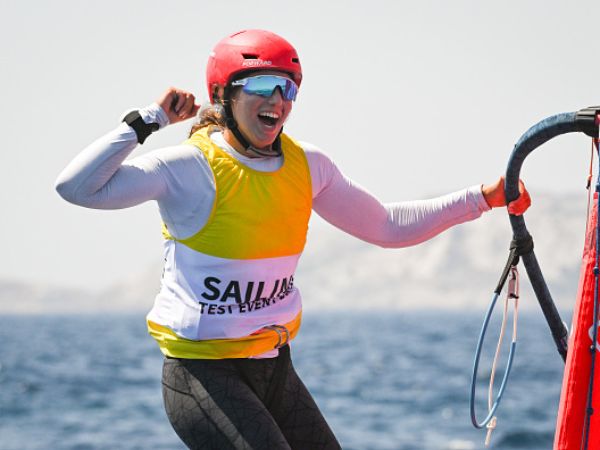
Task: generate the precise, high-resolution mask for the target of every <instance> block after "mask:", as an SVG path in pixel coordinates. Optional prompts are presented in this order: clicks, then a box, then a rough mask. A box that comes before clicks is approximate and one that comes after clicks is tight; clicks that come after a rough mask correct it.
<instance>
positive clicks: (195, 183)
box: [56, 103, 490, 247]
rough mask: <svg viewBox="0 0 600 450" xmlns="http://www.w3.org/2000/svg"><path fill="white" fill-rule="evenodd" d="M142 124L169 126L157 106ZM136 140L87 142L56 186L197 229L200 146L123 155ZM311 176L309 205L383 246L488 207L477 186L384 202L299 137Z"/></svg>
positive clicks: (204, 191)
mask: <svg viewBox="0 0 600 450" xmlns="http://www.w3.org/2000/svg"><path fill="white" fill-rule="evenodd" d="M140 114H141V115H142V118H143V119H144V121H145V122H146V123H150V122H157V123H158V124H159V125H160V127H161V128H163V127H165V126H166V125H167V124H168V118H167V116H166V114H165V112H164V111H163V110H162V109H161V108H160V107H159V106H158V105H157V104H156V103H154V104H152V105H150V106H149V107H147V108H145V109H142V110H140ZM211 139H212V140H213V142H215V143H216V144H217V145H218V146H219V147H221V148H222V149H223V150H225V151H226V152H228V153H229V154H231V155H233V156H234V157H235V158H237V159H238V160H239V161H241V162H242V163H243V164H245V165H247V166H249V167H251V168H253V169H255V170H259V171H264V172H270V171H274V170H277V169H278V168H279V167H280V166H281V164H282V163H283V158H282V157H279V158H247V157H244V156H243V155H241V154H239V153H238V152H236V151H235V150H234V149H233V148H232V147H231V146H230V145H229V144H228V143H227V142H226V141H225V139H224V137H223V135H222V134H221V133H219V132H215V133H213V134H212V135H211ZM136 146H137V136H136V134H135V132H134V131H133V129H132V128H131V127H129V126H128V125H127V124H125V123H121V124H120V125H119V126H118V127H117V128H116V129H114V130H113V131H111V132H109V133H108V134H106V135H104V136H102V137H101V138H100V139H98V140H96V141H95V142H93V143H92V144H90V145H89V146H88V147H87V148H85V149H84V150H83V151H82V152H81V153H80V154H79V155H78V156H77V157H76V158H75V159H74V160H73V161H72V162H71V163H70V164H69V165H68V166H67V167H66V168H65V169H64V170H63V171H62V173H61V174H60V175H59V177H58V179H57V182H56V189H57V191H58V192H59V194H60V195H61V196H62V197H63V198H64V199H65V200H67V201H69V202H71V203H75V204H77V205H81V206H85V207H88V208H97V209H119V208H127V207H130V206H134V205H137V204H140V203H143V202H145V201H148V200H156V201H157V203H158V207H159V209H160V214H161V217H162V219H163V221H164V222H165V224H166V225H167V227H168V229H169V232H170V233H171V234H172V235H173V236H175V237H176V238H178V239H183V238H186V237H189V236H192V235H194V234H195V233H197V232H198V231H199V230H200V229H201V228H202V227H203V225H204V224H205V223H206V221H207V219H208V217H209V215H210V212H211V209H212V206H213V201H214V198H215V182H214V178H213V175H212V172H211V169H210V167H209V165H208V163H207V161H206V159H205V158H204V155H203V154H202V152H200V151H199V150H198V149H197V148H195V147H194V146H192V145H177V146H174V147H166V148H161V149H159V150H155V151H152V152H150V153H148V154H145V155H143V156H139V157H136V158H132V159H129V160H127V161H126V158H127V156H128V155H129V154H130V153H131V152H132V151H133V150H134V149H135V147H136ZM301 146H302V148H303V149H304V151H305V153H306V157H307V160H308V166H309V170H310V175H311V180H312V195H313V209H314V210H315V211H316V212H317V213H318V214H319V215H320V216H321V217H323V218H324V219H325V220H327V221H328V222H330V223H331V224H333V225H334V226H336V227H338V228H340V229H342V230H344V231H346V232H347V233H349V234H351V235H353V236H356V237H357V238H360V239H362V240H364V241H367V242H370V243H373V244H377V245H379V246H382V247H406V246H410V245H415V244H418V243H420V242H423V241H426V240H427V239H430V238H432V237H433V236H435V235H437V234H439V233H441V232H442V231H444V230H446V229H447V228H449V227H451V226H453V225H456V224H459V223H462V222H466V221H469V220H473V219H476V218H478V217H479V216H481V214H482V213H483V212H484V211H487V210H489V209H490V208H489V206H488V205H487V203H486V201H485V199H484V198H483V195H482V193H481V186H473V187H470V188H468V189H463V190H461V191H457V192H454V193H451V194H448V195H444V196H442V197H437V198H433V199H429V200H419V201H411V202H401V203H386V204H382V203H381V202H380V201H379V200H377V199H376V198H375V197H374V196H373V195H371V194H370V193H369V192H367V191H366V190H365V189H363V188H362V187H361V186H359V185H357V184H356V183H353V182H352V181H351V180H350V179H348V178H347V177H345V176H344V175H343V174H342V173H341V172H340V170H339V169H338V168H337V167H336V165H335V164H334V163H333V161H331V159H329V157H327V156H326V155H325V154H324V153H323V152H322V151H320V150H319V149H318V148H316V147H315V146H313V145H310V144H308V143H301Z"/></svg>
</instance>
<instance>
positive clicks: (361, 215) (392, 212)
mask: <svg viewBox="0 0 600 450" xmlns="http://www.w3.org/2000/svg"><path fill="white" fill-rule="evenodd" d="M305 148H306V149H307V157H308V160H309V164H310V166H311V175H312V179H313V209H314V210H315V211H316V212H317V213H318V214H319V215H320V216H321V217H323V218H324V219H325V220H327V221H328V222H330V223H331V224H332V225H335V226H336V227H338V228H340V229H342V230H344V231H346V232H347V233H349V234H351V235H353V236H356V237H357V238H359V239H362V240H364V241H367V242H370V243H373V244H376V245H379V246H382V247H407V246H410V245H415V244H418V243H420V242H423V241H426V240H427V239H430V238H432V237H433V236H435V235H437V234H439V233H441V232H442V231H444V230H446V229H448V228H450V227H451V226H453V225H456V224H459V223H462V222H466V221H469V220H473V219H476V218H478V217H479V216H481V214H482V213H483V212H484V211H487V210H489V209H490V207H489V206H488V204H487V203H486V201H485V199H484V197H483V194H482V192H481V187H480V186H474V187H472V188H469V189H464V190H461V191H458V192H454V193H452V194H448V195H445V196H442V197H437V198H433V199H430V200H420V201H411V202H401V203H387V204H384V203H381V202H380V201H379V200H378V199H376V198H375V197H374V196H373V195H372V194H370V193H369V192H368V191H366V190H365V189H364V188H362V187H361V186H359V185H357V184H356V183H353V182H352V181H351V180H349V179H348V178H347V177H345V176H344V175H343V174H342V173H341V172H340V170H339V169H338V168H337V167H336V166H335V164H334V163H333V162H332V161H331V160H330V159H329V158H327V157H326V156H325V155H324V154H323V153H321V152H319V151H318V150H316V149H314V148H312V149H309V148H310V146H309V145H308V144H305Z"/></svg>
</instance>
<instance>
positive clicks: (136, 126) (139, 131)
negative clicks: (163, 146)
mask: <svg viewBox="0 0 600 450" xmlns="http://www.w3.org/2000/svg"><path fill="white" fill-rule="evenodd" d="M123 122H125V123H126V124H127V125H129V126H130V127H131V128H133V131H135V134H136V135H137V139H138V142H139V143H140V144H143V143H144V141H145V140H146V138H147V137H148V136H150V135H151V134H152V133H154V132H155V131H158V128H159V125H158V124H157V123H154V122H153V123H146V122H144V119H142V116H141V115H140V112H139V111H137V110H136V111H131V112H130V113H129V114H127V115H126V116H125V117H124V118H123Z"/></svg>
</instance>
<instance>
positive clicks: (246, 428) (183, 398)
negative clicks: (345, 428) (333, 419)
mask: <svg viewBox="0 0 600 450" xmlns="http://www.w3.org/2000/svg"><path fill="white" fill-rule="evenodd" d="M162 384H163V398H164V402H165V409H166V411H167V416H168V417H169V421H170V422H171V425H172V426H173V428H174V429H175V432H176V433H177V435H178V436H179V437H180V438H181V440H182V441H183V442H184V443H185V444H186V445H187V446H188V447H189V448H190V449H192V450H198V449H204V450H228V449H236V450H238V449H239V450H242V449H244V450H250V449H252V450H263V449H264V450H267V449H268V450H284V449H288V450H289V449H293V450H305V449H306V450H334V449H335V450H337V449H340V448H341V447H340V445H339V443H338V442H337V440H336V438H335V436H334V435H333V432H332V431H331V429H330V428H329V425H328V424H327V422H326V421H325V418H324V417H323V415H322V414H321V412H320V411H319V408H318V407H317V405H316V403H315V401H314V400H313V398H312V396H311V395H310V393H309V392H308V390H307V389H306V387H305V386H304V383H302V380H300V378H299V377H298V375H297V374H296V371H295V370H294V367H293V365H292V361H291V358H290V354H289V347H288V346H285V347H283V348H281V349H280V352H279V356H278V357H277V358H266V359H220V360H206V359H173V358H166V359H165V362H164V366H163V380H162Z"/></svg>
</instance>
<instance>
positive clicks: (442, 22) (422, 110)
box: [0, 0, 600, 289]
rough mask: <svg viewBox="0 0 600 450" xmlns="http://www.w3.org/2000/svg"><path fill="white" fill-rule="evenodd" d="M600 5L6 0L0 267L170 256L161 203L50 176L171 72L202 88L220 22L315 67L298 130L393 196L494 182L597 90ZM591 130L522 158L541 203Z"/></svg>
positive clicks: (47, 272) (292, 127)
mask: <svg viewBox="0 0 600 450" xmlns="http://www.w3.org/2000/svg"><path fill="white" fill-rule="evenodd" d="M598 17H600V2H598V0H585V1H576V2H566V1H564V0H563V1H548V0H536V1H528V0H521V1H495V2H491V1H482V0H471V1H456V0H452V1H442V0H440V1H414V0H413V1H391V0H390V1H375V0H371V1H361V2H356V1H324V0H319V1H314V0H303V1H302V2H285V1H283V0H281V1H278V2H274V1H247V0H245V1H226V0H223V1H218V2H217V1H213V2H207V1H198V0H196V1H184V0H178V1H173V2H164V1H154V0H153V1H149V0H144V1H137V0H136V1H116V0H103V1H101V2H87V1H75V0H73V1H60V0H57V1H53V2H42V1H38V2H23V1H4V2H2V14H1V15H0V46H1V52H0V58H1V61H2V66H1V70H0V77H1V78H0V79H1V81H2V82H1V83H0V86H1V88H0V89H1V90H2V91H1V98H2V108H1V112H0V114H1V123H2V147H3V149H2V152H1V153H0V155H1V156H0V157H1V158H2V164H1V168H2V176H1V177H0V183H1V186H2V189H1V195H2V198H1V200H2V205H3V211H4V213H3V220H2V222H3V225H2V226H3V230H2V231H3V232H2V248H3V249H4V252H3V257H2V258H1V259H0V261H1V262H0V279H17V280H21V281H23V280H29V281H31V282H50V283H54V284H59V285H67V286H79V287H89V288H91V289H99V288H101V287H102V286H106V285H107V284H109V283H111V282H114V281H117V280H118V279H119V278H122V277H125V276H127V275H128V274H132V273H138V272H140V271H142V270H144V269H145V268H146V267H147V266H148V265H150V264H152V263H156V262H159V261H160V260H161V253H162V249H161V236H160V222H159V216H158V213H157V208H156V205H154V204H145V205H142V206H139V207H136V208H133V209H129V210H122V211H109V212H107V211H93V210H86V209H83V208H80V207H76V206H73V205H70V204H68V203H66V202H64V201H63V200H61V199H60V198H59V197H58V195H57V194H56V193H55V192H54V188H53V185H54V180H55V179H56V177H57V175H58V173H59V172H60V170H61V169H62V168H63V167H64V166H65V165H66V164H67V163H68V162H69V160H70V159H71V158H73V157H74V156H75V155H76V154H77V153H78V152H79V151H80V150H81V149H83V148H84V147H85V146H86V145H87V144H88V143H90V142H91V141H93V140H94V139H95V138H97V137H99V136H101V135H102V134H103V133H105V132H107V131H109V130H110V129H112V128H113V127H114V126H116V125H117V124H118V120H119V117H120V116H121V114H122V113H123V112H124V111H125V110H127V109H129V108H132V107H139V106H144V105H146V104H148V103H150V102H152V101H153V100H155V99H156V98H157V97H158V96H159V95H160V94H161V93H162V91H163V90H164V89H165V88H166V87H168V86H169V85H174V86H178V87H181V88H184V89H188V90H191V91H193V92H194V93H196V94H197V96H199V97H200V98H201V99H205V98H206V93H205V84H204V70H205V63H206V59H207V56H208V53H209V51H210V50H211V49H212V47H213V46H214V44H215V43H216V42H217V41H218V40H219V39H221V38H222V37H223V36H225V35H226V34H229V33H231V32H234V31H237V30H239V29H243V28H266V29H270V30H273V31H275V32H277V33H279V34H281V35H283V36H284V37H285V38H287V39H288V40H289V41H291V42H292V43H293V44H294V45H295V46H296V48H297V49H298V52H299V54H300V59H301V62H302V66H303V69H304V81H303V84H302V89H301V92H300V96H299V98H298V101H297V103H296V105H295V110H294V112H293V113H292V116H291V118H290V120H289V122H288V125H287V126H286V130H287V132H288V133H289V134H291V135H293V136H295V137H297V138H298V139H301V140H305V141H309V142H313V143H314V144H316V145H318V146H320V147H321V148H322V149H323V150H324V151H325V152H327V153H328V154H329V155H331V156H332V158H333V159H334V160H335V161H336V162H337V163H338V165H339V166H340V167H341V168H342V169H343V170H344V171H345V172H346V173H347V174H348V175H349V176H350V177H351V178H353V179H354V180H356V181H357V182H359V183H360V184H362V185H364V186H366V187H367V188H368V189H370V190H371V191H372V192H374V193H375V194H377V195H378V196H379V197H380V198H381V199H382V200H385V201H400V200H408V199H412V198H418V197H423V196H430V195H437V194H442V193H445V192H448V191H451V190H455V189H459V188H462V187H465V186H468V185H472V184H476V183H481V182H491V181H493V180H495V179H496V178H497V177H498V176H499V175H500V174H501V173H502V172H503V171H504V168H505V164H506V161H507V159H508V156H509V154H510V151H511V149H512V146H513V145H514V142H515V141H516V140H517V139H518V137H519V136H520V135H521V134H522V133H523V132H524V131H525V130H526V129H527V128H528V127H529V126H531V125H533V124H534V123H536V122H537V121H538V120H541V119H543V118H545V117H547V116H549V115H553V114H556V113H559V112H564V111H573V110H577V109H579V108H581V107H584V106H588V105H590V104H598V103H600V77H599V75H598V74H599V73H600V70H599V69H600V59H599V58H598V48H597V47H598V46H599V45H600V39H599V38H598V24H597V19H598ZM188 128H189V124H187V123H186V124H182V125H176V126H173V127H170V128H168V129H166V130H163V131H161V132H160V133H159V134H157V135H154V136H152V137H151V138H149V139H148V141H147V143H146V145H145V146H144V147H143V148H140V149H138V150H137V151H136V152H145V151H147V150H150V149H154V148H157V147H160V146H164V145H170V144H174V143H178V142H180V141H182V140H183V139H184V138H185V136H186V133H187V131H188ZM589 145H590V144H589V141H588V139H586V138H584V137H582V136H571V137H563V138H560V139H557V140H556V142H555V143H554V142H553V143H552V144H551V145H549V146H547V147H545V148H544V149H543V150H539V152H538V154H536V155H534V156H532V157H531V158H529V160H528V161H527V163H526V165H525V169H524V172H523V177H524V179H525V181H526V183H527V184H528V186H529V188H530V190H531V191H532V195H533V197H534V202H535V193H536V191H575V190H580V189H582V187H583V185H584V183H585V178H586V170H587V163H588V162H587V161H588V158H589ZM318 226H319V225H318Z"/></svg>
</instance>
